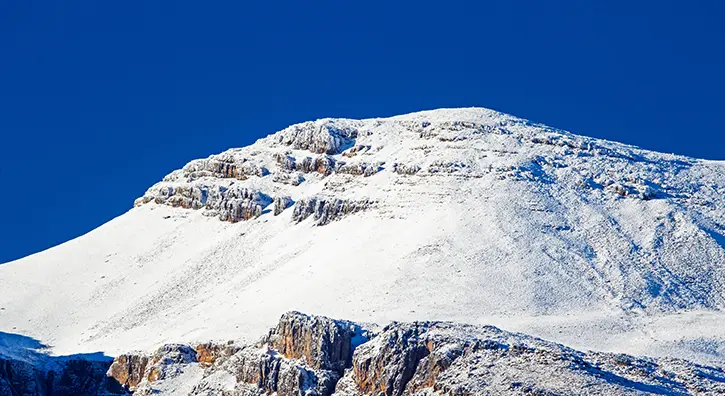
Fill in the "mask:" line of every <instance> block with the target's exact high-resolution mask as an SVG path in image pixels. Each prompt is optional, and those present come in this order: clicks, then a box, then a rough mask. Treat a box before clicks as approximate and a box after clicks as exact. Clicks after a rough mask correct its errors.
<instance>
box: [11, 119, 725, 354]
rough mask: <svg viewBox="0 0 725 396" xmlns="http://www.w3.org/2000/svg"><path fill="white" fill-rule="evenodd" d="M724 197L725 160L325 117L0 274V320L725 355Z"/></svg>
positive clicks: (502, 132)
mask: <svg viewBox="0 0 725 396" xmlns="http://www.w3.org/2000/svg"><path fill="white" fill-rule="evenodd" d="M723 197H725V166H724V165H723V164H722V163H716V162H712V161H702V160H697V159H692V158H687V157H681V156H674V155H670V154H660V153H656V152H651V151H646V150H642V149H639V148H635V147H632V146H627V145H623V144H619V143H614V142H608V141H605V140H599V139H593V138H588V137H583V136H577V135H574V134H571V133H568V132H565V131H561V130H558V129H555V128H550V127H547V126H544V125H539V124H535V123H531V122H529V121H526V120H523V119H519V118H516V117H513V116H509V115H506V114H502V113H498V112H495V111H492V110H487V109H480V108H470V109H439V110H430V111H423V112H418V113H412V114H407V115H401V116H395V117H390V118H373V119H364V120H350V119H322V120H317V121H311V122H305V123H300V124H296V125H292V126H290V127H288V128H285V129H283V130H282V131H279V132H277V133H274V134H272V135H270V136H268V137H265V138H263V139H260V140H258V141H257V142H256V143H254V144H252V145H250V146H247V147H243V148H234V149H230V150H227V151H225V152H223V153H220V154H216V155H212V156H210V157H208V158H204V159H197V160H193V161H191V162H189V163H188V164H186V165H185V166H184V167H183V168H181V169H178V170H176V171H174V172H172V173H170V174H169V175H167V176H166V177H164V179H163V180H162V181H160V182H158V183H157V184H155V185H154V186H152V187H150V188H149V189H148V191H147V192H146V193H145V194H144V195H143V196H142V197H140V198H139V199H138V200H136V202H135V207H134V208H133V209H131V210H130V211H129V212H128V213H126V214H124V215H122V216H120V217H119V218H117V219H114V220H113V221H111V222H110V223H108V224H105V225H104V226H102V227H100V228H99V229H97V230H94V231H93V232H91V233H89V234H87V235H85V236H83V237H81V238H79V239H77V240H74V241H71V242H68V243H66V244H63V245H61V246H58V247H56V248H53V249H50V250H48V251H46V252H42V253H40V254H37V255H34V256H31V257H28V258H25V259H22V260H19V261H17V262H13V263H9V264H5V265H2V266H0V288H2V289H3V290H9V291H10V292H8V293H5V294H4V295H2V296H0V305H1V306H3V307H5V308H6V309H7V310H6V311H4V313H3V315H4V317H3V318H4V324H5V325H6V326H11V327H12V326H15V327H17V328H18V329H19V330H23V332H24V333H28V334H29V335H30V336H33V337H35V338H37V339H42V340H46V339H52V340H54V341H55V345H56V347H57V348H59V349H60V350H63V349H64V348H66V349H68V350H70V351H73V352H76V351H77V349H78V348H79V346H80V347H81V348H88V349H91V350H93V351H96V350H103V351H111V352H113V351H125V350H128V349H136V348H146V347H149V348H150V347H154V346H157V345H158V344H160V343H162V342H164V341H165V340H174V341H178V342H183V341H186V340H190V339H198V338H206V337H213V338H228V337H237V336H238V335H239V334H251V335H256V334H258V333H260V332H261V331H262V330H263V329H264V328H266V327H268V326H269V325H270V324H271V323H273V322H274V320H275V319H276V318H277V317H278V315H280V314H281V313H282V312H286V311H289V310H301V311H307V312H312V313H321V314H325V315H329V316H337V317H347V318H351V319H353V320H356V321H363V322H378V323H381V322H387V321H390V320H402V321H414V320H420V319H424V320H452V321H459V322H474V323H490V324H494V325H499V326H500V327H504V328H506V329H510V330H515V331H527V332H530V333H533V334H534V335H536V336H540V337H542V338H548V339H552V340H554V341H557V342H562V343H567V344H570V345H572V346H575V347H581V348H594V349H599V350H618V351H626V352H630V353H647V354H653V355H658V354H661V353H664V352H663V351H667V353H668V354H673V355H676V356H680V357H686V358H696V359H700V360H707V359H713V356H712V355H708V354H707V353H705V352H702V351H703V350H704V349H702V348H701V347H700V346H698V345H699V344H698V342H699V341H697V340H700V339H707V340H714V341H712V342H713V343H714V345H720V344H719V342H725V341H720V340H721V339H722V335H721V331H720V330H719V329H721V328H722V326H723V325H725V318H723V317H722V316H721V315H718V314H716V313H717V312H720V310H721V309H722V308H723V307H724V306H725V289H723V287H722V285H723V284H725V222H724V221H723V219H725V198H723ZM220 220H221V221H220ZM38 274H41V275H38ZM19 285H20V286H19ZM41 291H42V292H41ZM279 291H283V293H280V292H279ZM41 295H42V298H41V297H39V296H41ZM30 299H32V300H33V301H34V303H33V304H30V305H29V304H24V303H23V302H24V301H29V300H30ZM682 312H686V313H687V314H684V315H681V313H682ZM713 312H715V313H713ZM692 322H697V323H701V324H702V325H701V326H699V327H698V328H697V330H696V331H694V330H693V332H692V334H689V335H687V336H686V338H685V339H683V340H679V341H674V340H673V339H672V337H671V334H674V333H677V332H678V331H679V330H678V329H679V327H681V326H682V324H683V323H692ZM160 329H173V330H169V331H161V330H160ZM643 329H644V330H643ZM668 331H669V332H668ZM673 332H674V333H673ZM642 334H648V335H647V337H645V338H643V336H642ZM602 340H607V341H602ZM713 348H715V349H717V348H716V347H713ZM715 358H716V359H720V357H719V355H718V356H716V357H715Z"/></svg>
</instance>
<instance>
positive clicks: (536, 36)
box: [0, 0, 725, 262]
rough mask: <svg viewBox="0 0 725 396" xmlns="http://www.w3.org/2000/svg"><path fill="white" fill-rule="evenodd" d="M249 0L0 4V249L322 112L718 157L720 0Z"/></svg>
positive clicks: (76, 230)
mask: <svg viewBox="0 0 725 396" xmlns="http://www.w3.org/2000/svg"><path fill="white" fill-rule="evenodd" d="M246 3H249V2H243V1H229V2H222V1H212V2H199V1H176V2H164V1H158V2H156V1H153V2H148V1H147V2H136V1H124V2H112V1H41V0H38V1H4V2H2V3H0V51H1V52H0V54H1V55H0V133H1V134H2V135H0V136H1V141H0V182H1V184H0V208H1V209H0V262H4V261H8V260H11V259H14V258H18V257H21V256H24V255H27V254H30V253H33V252H36V251H39V250H42V249H45V248H47V247H50V246H52V245H55V244H58V243H61V242H63V241H66V240H68V239H71V238H73V237H75V236H78V235H80V234H83V233H85V232H87V231H89V230H91V229H93V228H95V227H97V226H98V225H100V224H102V223H104V222H106V221H108V220H110V219H111V218H113V217H115V216H117V215H120V214H122V213H123V212H125V211H126V210H127V209H129V208H130V207H131V205H132V202H133V200H134V198H136V197H138V196H140V195H141V194H142V193H143V192H144V191H145V190H146V188H147V187H148V186H150V185H151V184H152V183H154V182H155V181H157V180H159V179H160V178H161V177H163V176H164V175H165V174H166V173H168V172H169V171H171V170H173V169H175V168H178V167H180V166H182V165H184V164H185V163H186V162H187V161H188V160H191V159H194V158H198V157H205V156H207V155H209V154H212V153H216V152H219V151H222V150H224V149H227V148H229V147H234V146H244V145H247V144H249V143H251V142H253V141H254V140H255V139H257V138H259V137H261V136H263V135H266V134H268V133H270V132H274V131H276V130H279V129H281V128H283V127H285V126H287V125H288V124H291V123H294V122H299V121H305V120H309V119H315V118H320V117H327V116H332V117H373V116H387V115H394V114H400V113H406V112H411V111H416V110H423V109H431V108H438V107H456V106H484V107H490V108H493V109H496V110H500V111H504V112H507V113H512V114H514V115H517V116H521V117H525V118H529V119H531V120H534V121H537V122H542V123H545V124H549V125H551V126H555V127H560V128H564V129H568V130H570V131H572V132H575V133H578V134H584V135H589V136H595V137H601V138H607V139H613V140H618V141H622V142H626V143H631V144H636V145H639V146H642V147H644V148H648V149H654V150H659V151H664V152H676V153H680V154H686V155H691V156H697V157H705V158H710V159H725V136H724V135H725V134H724V133H723V132H725V131H723V127H722V124H721V122H722V120H721V118H722V114H723V109H724V108H725V100H724V99H723V92H725V76H724V73H725V24H723V23H722V17H723V15H725V9H724V7H725V6H722V5H721V4H723V2H721V1H697V2H682V1H677V2H676V1H609V2H588V1H571V2H560V1H539V0H530V1H494V2H490V1H489V2H486V1H482V2H473V1H471V2H468V3H469V4H465V3H456V2H451V1H449V2H431V3H430V4H428V3H426V2H425V1H417V2H409V3H408V4H403V3H402V2H394V1H385V2H371V1H366V2H314V1H313V2H259V3H260V4H257V5H254V6H250V5H248V4H246ZM262 3H264V4H262ZM349 3H357V4H358V5H350V4H349ZM592 3H600V4H592ZM693 3H697V4H698V5H693ZM474 4H476V5H474Z"/></svg>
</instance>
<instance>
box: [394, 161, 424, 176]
mask: <svg viewBox="0 0 725 396" xmlns="http://www.w3.org/2000/svg"><path fill="white" fill-rule="evenodd" d="M393 172H395V173H397V174H399V175H414V174H416V173H418V172H420V166H418V165H406V164H399V163H397V162H396V163H394V164H393Z"/></svg>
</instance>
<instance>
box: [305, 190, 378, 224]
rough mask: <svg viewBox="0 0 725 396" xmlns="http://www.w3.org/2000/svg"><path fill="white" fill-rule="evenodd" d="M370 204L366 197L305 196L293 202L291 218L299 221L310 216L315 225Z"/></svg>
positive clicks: (328, 221)
mask: <svg viewBox="0 0 725 396" xmlns="http://www.w3.org/2000/svg"><path fill="white" fill-rule="evenodd" d="M372 205H373V202H372V201H370V200H367V199H361V200H351V199H339V198H324V197H311V198H305V199H301V200H299V201H297V203H295V206H294V212H293V213H292V220H293V221H294V222H296V223H299V222H301V221H303V220H305V219H307V218H308V217H310V216H312V218H313V220H314V221H315V224H316V225H325V224H329V223H330V222H332V221H335V220H338V219H340V218H342V217H344V216H346V215H349V214H352V213H356V212H359V211H362V210H365V209H368V208H370V207H371V206H372Z"/></svg>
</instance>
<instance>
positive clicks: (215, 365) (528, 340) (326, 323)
mask: <svg viewBox="0 0 725 396" xmlns="http://www.w3.org/2000/svg"><path fill="white" fill-rule="evenodd" d="M109 365H110V367H109ZM106 370H107V374H106ZM169 381H173V384H174V385H173V386H167V385H166V384H169ZM179 389H186V390H185V391H184V394H187V393H188V394H190V395H197V396H201V395H205V396H210V395H225V396H242V395H260V394H266V395H272V394H276V395H278V396H293V395H307V396H330V395H333V394H334V395H338V396H362V395H375V396H379V395H386V396H402V395H483V394H495V395H521V394H541V395H553V394H601V395H608V394H617V395H629V394H632V395H639V394H678V395H679V394H708V395H709V394H713V395H714V394H723V393H725V371H724V370H723V369H721V368H716V367H708V366H702V365H698V364H694V363H691V362H688V361H684V360H678V359H671V358H666V359H650V358H637V357H633V356H629V355H621V354H611V353H598V352H579V351H576V350H573V349H571V348H567V347H565V346H562V345H559V344H555V343H552V342H548V341H544V340H541V339H538V338H533V337H529V336H526V335H523V334H514V333H509V332H506V331H503V330H500V329H497V328H495V327H492V326H471V325H462V324H455V323H449V322H412V323H397V322H393V323H391V324H389V325H388V326H386V327H384V328H383V329H381V330H380V331H373V330H372V329H370V328H367V327H365V326H362V325H359V324H356V323H353V322H348V321H342V320H333V319H330V318H326V317H321V316H309V315H305V314H302V313H299V312H290V313H287V314H285V315H283V316H282V318H281V319H280V321H279V323H278V324H277V326H276V327H274V328H273V329H271V330H270V331H269V333H268V334H267V335H266V336H264V337H263V338H262V339H261V340H260V341H259V342H258V343H256V344H254V345H247V346H239V345H237V344H235V343H233V342H229V343H225V344H215V343H204V344H197V345H196V346H195V347H191V346H188V345H182V344H169V345H164V346H162V347H160V348H159V349H157V350H156V351H155V352H154V353H151V354H125V355H121V356H119V357H118V358H116V359H115V360H114V361H113V364H110V362H108V361H93V360H85V359H76V358H72V359H68V358H63V359H61V360H57V361H50V362H43V363H42V364H31V363H28V362H25V361H19V360H12V359H7V358H0V395H1V396H6V395H7V396H51V395H52V396H70V395H88V396H91V395H93V396H99V395H121V394H127V392H133V394H136V395H158V394H178V393H179V392H180V391H179ZM189 390H190V391H189Z"/></svg>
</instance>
